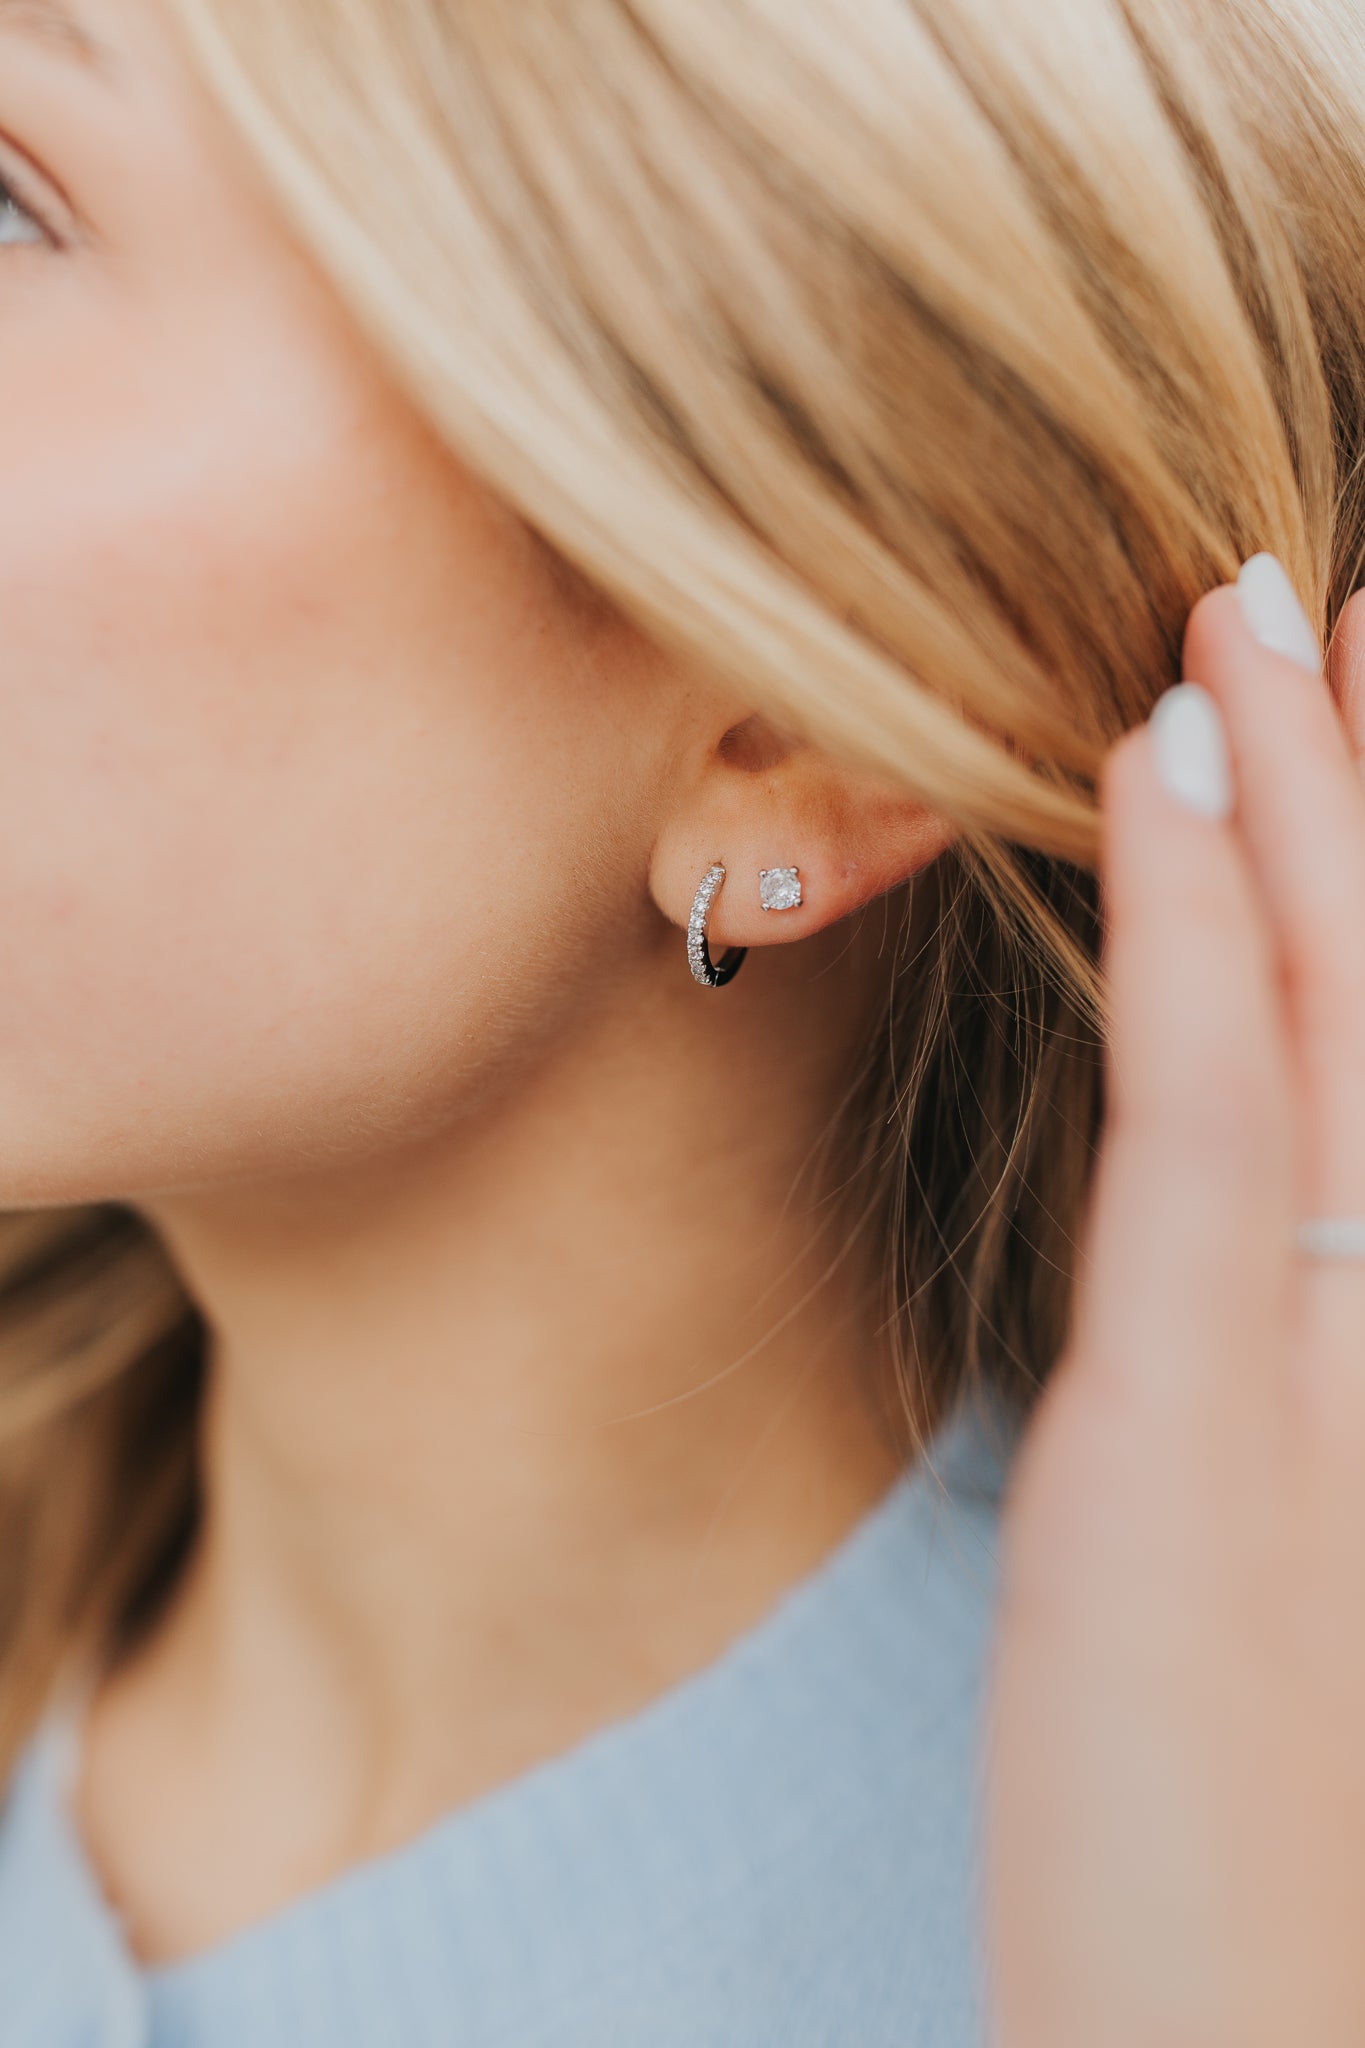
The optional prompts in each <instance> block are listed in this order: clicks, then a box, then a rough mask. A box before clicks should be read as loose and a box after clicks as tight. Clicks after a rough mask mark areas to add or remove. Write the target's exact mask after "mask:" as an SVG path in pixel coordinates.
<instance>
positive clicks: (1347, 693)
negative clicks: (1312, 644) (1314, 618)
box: [1327, 590, 1365, 771]
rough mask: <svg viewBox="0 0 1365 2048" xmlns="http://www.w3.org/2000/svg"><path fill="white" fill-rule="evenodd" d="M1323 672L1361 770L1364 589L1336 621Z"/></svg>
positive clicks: (1364, 752) (1364, 761)
mask: <svg viewBox="0 0 1365 2048" xmlns="http://www.w3.org/2000/svg"><path fill="white" fill-rule="evenodd" d="M1327 673H1328V676H1329V678H1330V681H1331V685H1332V692H1333V695H1334V696H1335V697H1336V700H1337V704H1338V706H1339V707H1340V710H1341V716H1342V720H1343V722H1344V724H1345V726H1346V731H1347V734H1348V736H1349V738H1350V742H1351V751H1352V752H1353V753H1354V755H1355V757H1356V760H1357V762H1358V763H1359V764H1360V767H1361V769H1362V771H1365V590H1358V591H1357V592H1356V594H1355V596H1354V597H1353V598H1352V599H1351V600H1350V602H1349V604H1348V605H1347V606H1346V608H1345V610H1344V611H1343V612H1342V614H1341V617H1340V618H1339V619H1338V621H1337V629H1336V632H1335V633H1334V634H1333V636H1332V646H1331V651H1330V653H1329V656H1328V662H1327Z"/></svg>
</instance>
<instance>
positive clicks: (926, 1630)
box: [0, 1397, 1012, 2048]
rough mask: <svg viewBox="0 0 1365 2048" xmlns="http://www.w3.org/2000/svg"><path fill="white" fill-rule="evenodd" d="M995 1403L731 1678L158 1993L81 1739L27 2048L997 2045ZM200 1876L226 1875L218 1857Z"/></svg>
mask: <svg viewBox="0 0 1365 2048" xmlns="http://www.w3.org/2000/svg"><path fill="white" fill-rule="evenodd" d="M1010 1427H1011V1425H1010V1416H1009V1413H1008V1411H1007V1410H1006V1409H1005V1407H1004V1406H1003V1404H1002V1403H1001V1402H1000V1401H999V1400H998V1398H996V1397H991V1398H990V1399H989V1400H988V1401H987V1402H985V1403H984V1404H982V1405H980V1406H978V1405H976V1404H973V1405H971V1406H967V1405H960V1406H959V1407H958V1409H957V1410H956V1411H955V1413H954V1415H953V1416H952V1417H951V1418H950V1419H949V1421H948V1423H946V1424H945V1425H944V1426H943V1428H941V1430H940V1432H939V1434H938V1437H937V1438H936V1440H935V1445H934V1448H933V1453H932V1466H933V1469H934V1471H936V1472H937V1474H938V1478H939V1480H941V1481H942V1483H943V1487H944V1488H945V1489H946V1491H940V1488H939V1486H938V1485H937V1483H936V1481H935V1478H934V1477H933V1475H932V1473H931V1471H930V1469H929V1467H928V1466H926V1465H925V1464H923V1463H921V1464H919V1465H917V1466H916V1467H915V1468H914V1469H913V1470H912V1471H910V1472H908V1473H907V1474H905V1475H904V1476H903V1477H902V1478H901V1479H899V1480H898V1481H897V1482H896V1483H895V1485H894V1486H893V1487H892V1489H891V1491H890V1492H889V1493H888V1494H887V1495H886V1496H885V1497H884V1498H883V1499H882V1500H881V1501H880V1502H879V1503H878V1504H877V1506H875V1507H874V1508H873V1509H872V1510H871V1512H870V1513H869V1514H868V1515H867V1516H866V1517H865V1518H864V1519H863V1520H862V1521H861V1522H860V1523H859V1524H858V1526H857V1527H856V1528H855V1529H854V1530H853V1531H852V1533H851V1534H850V1535H849V1536H847V1537H846V1538H845V1539H844V1540H843V1542H842V1543H841V1544H840V1545H839V1547H838V1548H837V1549H836V1550H835V1551H834V1552H833V1553H832V1555H831V1556H830V1557H828V1558H827V1559H826V1560H825V1561H824V1563H823V1564H821V1565H820V1566H819V1567H818V1568H817V1569H816V1570H815V1571H814V1572H813V1573H812V1574H811V1575H810V1576H809V1577H807V1578H805V1579H803V1580H802V1581H801V1582H800V1584H798V1585H797V1586H796V1587H795V1588H794V1589H793V1590H792V1591H790V1592H789V1593H788V1594H787V1595H786V1596H785V1597H784V1598H783V1599H782V1600H781V1601H780V1603H779V1604H778V1605H777V1606H776V1607H774V1608H773V1609H772V1610H771V1611H770V1612H769V1614H768V1615H767V1616H766V1617H765V1618H764V1619H763V1620H762V1621H760V1622H759V1623H758V1624H757V1625H756V1626H754V1627H753V1628H751V1629H750V1630H749V1631H748V1632H747V1633H746V1634H745V1635H744V1636H743V1637H741V1638H740V1640H739V1641H737V1642H736V1643H734V1644H733V1645H731V1647H730V1648H729V1649H728V1650H726V1651H725V1652H724V1653H723V1654H722V1655H721V1656H720V1657H719V1658H718V1659H717V1660H716V1661H715V1662H714V1663H712V1664H710V1665H708V1666H707V1667H706V1668H705V1669H704V1670H702V1671H700V1672H698V1673H697V1674H696V1675H694V1676H692V1677H690V1678H688V1679H686V1680H684V1681H683V1682H682V1683H681V1684H679V1685H677V1686H675V1687H673V1688H672V1689H670V1690H669V1691H668V1692H667V1693H666V1694H664V1695H663V1696H662V1697H661V1698H659V1699H658V1700H656V1701H655V1702H653V1703H652V1704H651V1705H649V1706H648V1707H646V1708H645V1709H644V1710H643V1711H641V1712H640V1713H637V1714H634V1715H632V1716H631V1717H630V1718H629V1719H626V1720H624V1721H620V1722H618V1723H616V1724H615V1725H613V1726H611V1727H609V1728H606V1729H604V1730H602V1731H601V1732H599V1733H598V1734H596V1735H593V1736H591V1737H590V1738H589V1739H588V1740H587V1741H585V1742H583V1743H581V1744H579V1745H578V1746H577V1747H575V1748H574V1749H572V1750H571V1751H569V1752H568V1753H567V1754H565V1755H563V1756H560V1757H557V1758H554V1759H552V1760H550V1761H549V1762H546V1763H544V1764H541V1765H538V1766H537V1767H536V1768H534V1769H533V1770H530V1771H528V1772H527V1773H526V1774H525V1775H523V1776H521V1777H519V1778H517V1779H516V1780H515V1781H514V1782H512V1783H511V1784H508V1785H506V1786H503V1787H500V1788H499V1789H498V1790H496V1791H494V1792H491V1793H489V1794H487V1795H486V1796H484V1797H482V1798H480V1799H478V1800H477V1801H475V1802H474V1803H472V1804H470V1805H468V1806H465V1807H463V1808H462V1809H460V1810H459V1811H457V1812H454V1813H451V1814H449V1815H447V1816H446V1817H445V1818H444V1819H442V1820H440V1821H438V1822H437V1823H436V1824H435V1825H434V1826H433V1827H432V1828H430V1829H428V1830H427V1831H426V1833H424V1834H423V1835H421V1836H420V1837H419V1838H418V1839H417V1840H415V1841H414V1842H412V1843H410V1844H408V1845H407V1846H405V1847H403V1848H400V1849H398V1850H396V1851H393V1852H392V1853H390V1854H387V1855H384V1856H382V1857H379V1858H376V1859H374V1860H372V1861H370V1862H368V1863H365V1864H363V1865H361V1866H360V1867H359V1868H357V1869H354V1870H352V1871H350V1872H348V1873H347V1874H345V1875H344V1876H342V1877H340V1878H338V1879H336V1880H335V1881H333V1882H331V1883H329V1884H327V1885H326V1886H324V1887H323V1888H321V1889H320V1890H317V1891H315V1892H313V1893H311V1894H310V1895H309V1896H307V1897H305V1898H302V1899H300V1900H298V1901H297V1902H296V1903H294V1904H293V1905H290V1906H288V1907H286V1908H285V1909H284V1910H282V1911H280V1912H278V1913H276V1914H275V1915H274V1916H273V1917H271V1918H270V1919H268V1920H265V1921H262V1922H260V1923H259V1924H258V1925H256V1926H254V1927H251V1928H249V1929H247V1930H245V1931H243V1932H241V1933H239V1934H236V1935H234V1936H232V1937H231V1938H230V1939H228V1940H226V1941H224V1942H222V1943H220V1944H218V1945H217V1946H215V1947H213V1948H211V1949H208V1950H206V1951H203V1952H201V1953H199V1954H197V1955H194V1956H191V1957H189V1958H188V1959H186V1960H184V1961H181V1962H177V1963H174V1964H171V1965H170V1966H168V1967H162V1968H157V1969H153V1970H140V1969H139V1968H138V1967H137V1966H136V1965H135V1964H134V1963H133V1961H132V1960H131V1958H130V1957H129V1954H128V1952H127V1950H126V1948H125V1947H124V1945H123V1942H122V1940H121V1937H120V1931H119V1926H118V1922H117V1920H116V1919H115V1918H114V1916H113V1915H112V1913H111V1912H110V1911H109V1909H108V1907H107V1906H106V1905H105V1904H104V1902H103V1900H102V1898H101V1896H100V1893H99V1891H98V1888H97V1886H96V1884H95V1882H94V1880H93V1877H92V1874H91V1872H90V1870H89V1868H88V1866H87V1864H86V1863H85V1862H84V1860H83V1858H82V1853H81V1850H80V1847H79V1844H78V1842H77V1840H76V1837H75V1835H74V1833H73V1831H72V1828H71V1826H70V1823H69V1821H68V1819H67V1815H66V1810H65V1804H64V1798H65V1795H64V1791H63V1768H64V1747H63V1738H62V1733H61V1731H60V1729H59V1727H58V1725H57V1723H56V1722H55V1721H54V1722H53V1723H51V1724H49V1726H48V1727H46V1728H45V1729H44V1730H43V1731H42V1733H41V1734H40V1735H39V1737H38V1738H37V1739H36V1741H35V1742H34V1743H33V1744H31V1745H30V1747H29V1749H28V1751H27V1753H26V1754H25V1756H24V1758H23V1759H22V1761H21V1764H20V1767H19V1770H18V1772H17V1774H16V1777H15V1779H14V1781H13V1783H12V1785H11V1788H10V1793H9V1796H8V1799H7V1802H6V1804H5V1806H4V1808H3V1811H2V1812H0V2041H2V2042H3V2044H4V2048H437V2044H440V2048H979V2044H981V2043H982V2042H983V2041H984V2040H985V2012H986V2005H985V2001H984V1994H983V1971H982V1967H981V1963H982V1958H981V1953H980V1949H981V1943H980V1934H979V1924H980V1922H979V1912H978V1894H977V1885H978V1880H979V1819H978V1813H979V1808H978V1800H979V1793H980V1762H981V1755H982V1733H983V1726H984V1716H983V1712H982V1709H983V1703H984V1685H983V1681H984V1679H985V1678H986V1675H987V1653H988V1645H989V1624H990V1617H991V1610H992V1604H993V1595H994V1591H995V1584H996V1574H997V1567H996V1547H997V1546H996V1536H997V1519H998V1509H999V1500H1000V1491H1001V1487H1002V1484H1003V1481H1004V1478H1005V1476H1006V1474H1007V1471H1008V1454H1009V1450H1010V1448H1011V1445H1012V1438H1011V1435H1010ZM204 1854H205V1855H206V1856H211V1855H212V1854H213V1844H212V1843H211V1842H205V1844H204Z"/></svg>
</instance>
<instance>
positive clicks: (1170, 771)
mask: <svg viewBox="0 0 1365 2048" xmlns="http://www.w3.org/2000/svg"><path fill="white" fill-rule="evenodd" d="M1147 723H1148V725H1149V726H1150V728H1151V733H1152V744H1153V747H1154V748H1155V751H1156V770H1157V774H1158V776H1159V777H1160V778H1161V782H1162V785H1163V787H1164V788H1165V789H1166V790H1168V791H1169V793H1170V794H1171V795H1172V796H1173V797H1175V799H1176V800H1177V802H1179V803H1182V804H1184V805H1185V806H1186V807H1187V808H1188V809H1189V810H1192V811H1198V812H1199V813H1200V815H1201V816H1203V817H1205V818H1226V817H1227V815H1228V813H1229V812H1230V811H1231V809H1232V798H1233V789H1232V763H1231V759H1230V756H1229V753H1228V742H1227V734H1226V732H1225V730H1224V727H1223V715H1222V713H1221V712H1220V711H1219V709H1218V706H1217V704H1216V703H1215V701H1214V699H1213V698H1212V697H1211V696H1210V694H1209V692H1208V691H1207V690H1206V689H1205V688H1204V687H1203V685H1202V683H1176V684H1175V685H1174V686H1173V687H1172V688H1171V689H1169V690H1163V692H1162V694H1161V695H1160V696H1159V697H1158V698H1157V700H1156V706H1155V709H1154V710H1153V712H1152V715H1151V717H1150V718H1149V719H1148V721H1147Z"/></svg>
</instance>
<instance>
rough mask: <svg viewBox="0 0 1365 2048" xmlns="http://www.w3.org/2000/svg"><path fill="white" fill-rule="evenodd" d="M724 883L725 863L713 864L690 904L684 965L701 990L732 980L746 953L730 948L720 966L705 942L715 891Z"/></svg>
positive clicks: (745, 950)
mask: <svg viewBox="0 0 1365 2048" xmlns="http://www.w3.org/2000/svg"><path fill="white" fill-rule="evenodd" d="M724 880H725V865H724V862H722V861H718V860H717V861H713V862H712V863H711V866H710V867H709V868H708V869H707V870H706V873H705V874H704V875H703V876H702V878H701V884H700V886H699V888H698V890H697V894H696V897H695V899H694V901H693V904H692V915H691V916H690V917H689V918H688V920H687V964H688V966H689V967H690V968H691V969H692V979H693V980H694V981H699V982H700V983H701V985H702V987H703V988H723V987H724V986H725V984H726V982H727V981H733V980H734V978H735V976H736V975H737V974H738V972H739V963H740V961H741V960H742V959H743V958H744V955H745V954H746V953H747V952H748V950H749V948H748V947H747V946H731V948H730V950H729V951H728V952H727V953H726V954H725V955H724V956H723V958H722V959H721V962H720V965H719V966H716V965H715V964H714V963H713V962H712V959H711V949H710V947H709V946H708V945H707V943H706V923H707V919H708V918H709V917H710V915H711V905H712V904H713V903H714V901H715V899H716V891H717V890H718V889H719V887H720V885H721V883H722V882H723V881H724Z"/></svg>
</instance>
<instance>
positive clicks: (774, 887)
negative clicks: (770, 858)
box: [758, 868, 801, 910]
mask: <svg viewBox="0 0 1365 2048" xmlns="http://www.w3.org/2000/svg"><path fill="white" fill-rule="evenodd" d="M758 900H759V902H760V903H761V904H762V905H763V908H764V909H765V910H795V909H796V907H797V905H798V904H799V903H800V901H801V876H800V874H799V872H798V871H797V869H795V868H760V869H759V871H758Z"/></svg>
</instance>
